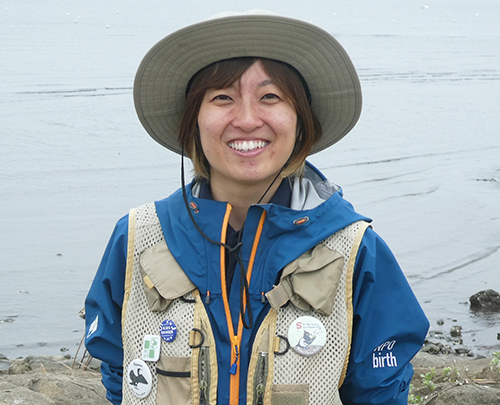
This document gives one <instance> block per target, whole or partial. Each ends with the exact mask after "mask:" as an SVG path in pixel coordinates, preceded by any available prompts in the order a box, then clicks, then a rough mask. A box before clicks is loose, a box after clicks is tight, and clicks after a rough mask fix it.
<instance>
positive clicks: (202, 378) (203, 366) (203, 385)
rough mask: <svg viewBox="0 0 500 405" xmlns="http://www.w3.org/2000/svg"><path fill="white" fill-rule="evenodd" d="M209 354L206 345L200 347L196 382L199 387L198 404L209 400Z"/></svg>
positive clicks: (204, 403)
mask: <svg viewBox="0 0 500 405" xmlns="http://www.w3.org/2000/svg"><path fill="white" fill-rule="evenodd" d="M209 371H210V355H209V348H208V346H202V347H200V353H199V355H198V384H199V387H200V405H206V404H207V403H208V401H209V398H208V393H207V390H208V387H209V386H210V372H209Z"/></svg>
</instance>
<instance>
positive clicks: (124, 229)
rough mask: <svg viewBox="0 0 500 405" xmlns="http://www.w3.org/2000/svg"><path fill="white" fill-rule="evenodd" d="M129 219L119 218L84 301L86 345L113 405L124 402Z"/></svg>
mask: <svg viewBox="0 0 500 405" xmlns="http://www.w3.org/2000/svg"><path fill="white" fill-rule="evenodd" d="M127 239H128V217H124V218H122V219H120V220H119V221H118V223H117V225H116V227H115V229H114V232H113V234H112V236H111V239H110V241H109V243H108V245H107V247H106V250H105V252H104V255H103V257H102V260H101V264H100V265H99V268H98V270H97V273H96V276H95V278H94V281H93V282H92V286H91V287H90V291H89V293H88V295H87V298H86V300H85V322H86V328H85V346H86V348H87V350H88V351H89V353H90V354H91V355H92V356H94V357H95V358H97V359H100V360H102V364H101V374H102V383H103V385H104V387H105V388H106V390H107V395H106V397H107V398H108V400H109V401H110V402H112V403H113V404H120V403H121V400H122V380H123V344H122V336H121V334H122V327H121V314H122V304H123V296H124V285H125V270H126V262H127Z"/></svg>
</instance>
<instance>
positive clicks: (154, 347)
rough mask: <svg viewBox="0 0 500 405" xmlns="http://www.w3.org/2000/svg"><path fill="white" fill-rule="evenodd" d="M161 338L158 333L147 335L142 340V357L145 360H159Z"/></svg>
mask: <svg viewBox="0 0 500 405" xmlns="http://www.w3.org/2000/svg"><path fill="white" fill-rule="evenodd" d="M160 343H161V338H160V336H158V335H146V336H144V340H143V341H142V359H143V360H144V361H158V359H159V358H160Z"/></svg>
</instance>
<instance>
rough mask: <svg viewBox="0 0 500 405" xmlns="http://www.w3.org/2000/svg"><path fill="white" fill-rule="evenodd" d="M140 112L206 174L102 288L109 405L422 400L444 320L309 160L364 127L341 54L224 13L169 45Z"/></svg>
mask: <svg viewBox="0 0 500 405" xmlns="http://www.w3.org/2000/svg"><path fill="white" fill-rule="evenodd" d="M134 99H135V103H136V109H137V112H138V115H139V118H140V120H141V122H142V124H143V125H144V127H145V129H146V130H147V131H148V133H149V134H150V135H151V136H152V137H153V138H154V139H155V140H156V141H158V142H159V143H160V144H162V145H163V146H165V147H167V148H168V149H170V150H172V151H174V152H176V153H179V154H181V155H182V156H184V155H186V156H188V157H189V158H191V160H192V161H193V165H194V171H195V177H194V180H193V181H192V182H191V183H190V184H189V185H184V182H183V186H182V188H181V189H180V190H179V191H177V192H176V193H174V194H172V195H171V196H170V197H168V198H167V199H164V200H161V201H157V202H156V203H154V204H148V205H145V206H142V207H139V208H137V209H135V210H132V211H131V213H130V214H129V215H128V216H126V217H124V218H122V219H121V220H120V221H119V222H118V224H117V226H116V228H115V231H114V233H113V235H112V237H111V240H110V242H109V244H108V247H107V249H106V252H105V254H104V257H103V260H102V263H101V265H100V267H99V270H98V272H97V275H96V277H95V279H94V282H93V284H92V287H91V290H90V292H89V295H88V297H87V300H86V312H87V316H86V318H87V323H88V324H87V335H86V346H87V348H88V350H89V351H90V353H91V354H92V355H93V356H95V357H97V358H100V359H102V366H101V369H102V375H103V383H104V385H105V387H106V389H107V392H108V399H109V400H110V401H111V402H113V403H115V404H119V403H123V404H155V403H158V404H231V405H236V404H245V403H248V404H321V405H324V404H340V403H344V404H391V405H392V404H406V401H407V396H408V389H409V383H410V380H411V377H412V374H413V371H412V367H411V364H410V363H409V361H410V360H411V358H412V357H413V356H414V354H415V353H416V352H417V351H418V350H419V348H420V347H421V345H422V342H423V340H424V338H425V335H426V332H427V328H428V322H427V320H426V318H425V316H424V314H423V312H422V310H421V308H420V306H419V305H418V302H417V301H416V299H415V297H414V295H413V293H412V291H411V289H410V287H409V286H408V283H407V281H406V279H405V277H404V275H403V274H402V272H401V270H400V268H399V266H398V264H397V262H396V260H395V259H394V257H393V255H392V254H391V252H390V250H389V249H388V247H387V246H386V245H385V243H384V242H383V241H382V240H381V239H380V237H379V236H378V235H377V234H375V232H374V231H373V230H372V229H371V228H370V227H369V225H368V224H369V221H370V220H369V219H368V218H366V217H363V216H361V215H359V214H357V213H356V212H355V211H354V210H353V209H352V206H351V205H350V204H349V203H348V202H346V201H345V200H344V199H343V198H342V192H341V190H340V188H339V187H338V186H335V185H333V184H332V183H330V182H329V181H328V180H326V179H325V177H324V176H323V175H322V174H321V173H320V172H319V171H318V170H317V169H315V168H314V167H313V166H311V165H310V164H309V163H307V162H306V161H305V159H306V157H307V156H308V155H310V154H313V153H316V152H318V151H320V150H323V149H325V148H327V147H329V146H331V145H332V144H334V143H335V142H337V141H338V140H340V139H341V138H342V137H343V136H345V135H346V134H347V133H348V132H349V131H350V130H351V129H352V127H353V126H354V125H355V123H356V121H357V119H358V117H359V115H360V111H361V90H360V85H359V80H358V77H357V75H356V72H355V69H354V67H353V65H352V63H351V61H350V59H349V57H348V55H347V54H346V53H345V51H344V49H343V48H342V47H341V46H340V45H339V44H338V42H337V41H336V40H335V39H334V38H333V37H331V35H329V34H328V33H326V32H324V31H323V30H321V29H320V28H318V27H316V26H313V25H311V24H308V23H304V22H302V21H298V20H293V19H288V18H284V17H279V16H276V15H270V14H268V13H256V12H250V13H247V14H241V15H238V14H232V15H224V16H219V17H218V18H214V19H212V20H209V21H207V22H203V23H200V24H196V25H193V26H189V27H187V28H184V29H182V30H180V31H177V32H175V33H173V34H171V35H169V36H168V37H166V38H164V39H163V40H162V41H160V42H159V43H158V44H156V45H155V46H154V47H153V48H152V49H151V50H150V52H149V53H148V54H147V55H146V57H145V58H144V60H143V61H142V63H141V66H140V67H139V70H138V73H137V76H136V81H135V84H134ZM176 134H178V135H176ZM181 169H182V179H184V165H182V167H181ZM122 336H123V339H122ZM122 388H123V389H122ZM122 401H123V402H122Z"/></svg>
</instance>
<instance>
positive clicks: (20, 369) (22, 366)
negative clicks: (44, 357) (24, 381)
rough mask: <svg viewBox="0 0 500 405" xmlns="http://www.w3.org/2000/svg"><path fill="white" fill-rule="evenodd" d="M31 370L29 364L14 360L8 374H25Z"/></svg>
mask: <svg viewBox="0 0 500 405" xmlns="http://www.w3.org/2000/svg"><path fill="white" fill-rule="evenodd" d="M31 370H32V367H31V365H30V364H29V362H27V361H24V360H14V361H13V362H12V364H11V365H10V367H9V374H25V373H28V372H30V371H31Z"/></svg>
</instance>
